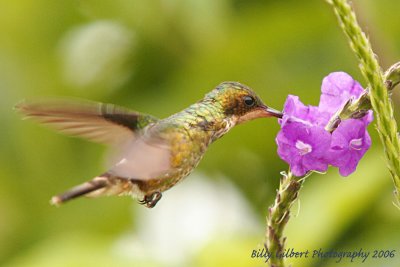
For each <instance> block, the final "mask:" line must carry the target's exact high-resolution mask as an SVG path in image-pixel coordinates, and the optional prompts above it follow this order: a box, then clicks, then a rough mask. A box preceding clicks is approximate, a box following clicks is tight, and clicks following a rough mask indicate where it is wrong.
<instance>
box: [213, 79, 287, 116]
mask: <svg viewBox="0 0 400 267" xmlns="http://www.w3.org/2000/svg"><path fill="white" fill-rule="evenodd" d="M206 99H210V100H211V101H213V102H218V103H220V104H221V107H222V110H223V112H224V113H225V115H226V116H227V117H233V118H234V119H235V120H236V121H237V123H243V122H246V121H249V120H253V119H257V118H263V117H277V118H282V112H280V111H278V110H275V109H272V108H270V107H268V106H266V105H265V104H264V103H263V102H262V101H261V99H260V98H259V97H258V96H257V94H256V93H255V92H254V91H253V90H251V89H250V88H249V87H247V86H246V85H243V84H241V83H238V82H223V83H221V84H220V85H218V86H217V87H216V88H215V89H214V90H213V91H211V92H210V93H208V94H207V95H206Z"/></svg>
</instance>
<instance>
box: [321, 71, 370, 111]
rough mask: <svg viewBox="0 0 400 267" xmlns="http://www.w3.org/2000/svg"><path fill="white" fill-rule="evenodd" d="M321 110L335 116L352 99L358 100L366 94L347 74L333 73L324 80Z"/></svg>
mask: <svg viewBox="0 0 400 267" xmlns="http://www.w3.org/2000/svg"><path fill="white" fill-rule="evenodd" d="M321 91H322V94H321V98H320V100H319V106H318V108H319V110H320V111H325V112H328V113H330V114H331V115H333V114H334V113H335V112H336V111H338V109H339V108H341V107H342V106H343V105H344V104H345V103H346V102H347V101H348V100H349V99H350V98H358V97H360V95H361V94H362V93H363V92H364V89H363V88H362V87H361V85H360V84H359V83H358V82H357V81H356V80H354V79H353V78H352V77H351V76H350V75H349V74H347V73H345V72H332V73H331V74H329V75H328V76H326V77H325V78H324V79H323V80H322V86H321Z"/></svg>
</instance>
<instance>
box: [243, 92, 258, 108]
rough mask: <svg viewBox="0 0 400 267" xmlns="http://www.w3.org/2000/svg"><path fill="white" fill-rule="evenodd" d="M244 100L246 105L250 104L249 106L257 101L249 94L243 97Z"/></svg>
mask: <svg viewBox="0 0 400 267" xmlns="http://www.w3.org/2000/svg"><path fill="white" fill-rule="evenodd" d="M243 101H244V103H245V104H246V106H248V107H252V106H254V104H255V103H256V101H255V100H254V98H253V97H252V96H249V95H247V96H245V97H243Z"/></svg>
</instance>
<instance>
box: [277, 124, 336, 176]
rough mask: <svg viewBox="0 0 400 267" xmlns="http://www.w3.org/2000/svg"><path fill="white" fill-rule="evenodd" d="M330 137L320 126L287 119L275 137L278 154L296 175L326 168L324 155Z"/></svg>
mask: <svg viewBox="0 0 400 267" xmlns="http://www.w3.org/2000/svg"><path fill="white" fill-rule="evenodd" d="M330 139H331V135H330V134H329V133H328V132H327V131H325V130H324V128H322V127H318V126H310V125H307V124H305V123H302V122H293V121H287V123H286V124H285V125H284V127H282V130H281V131H280V132H279V133H278V136H277V137H276V142H277V144H278V154H279V156H280V157H281V158H282V159H283V160H285V161H286V162H288V163H289V164H290V168H291V170H292V172H293V174H294V175H296V176H303V175H305V174H306V173H307V172H308V171H310V170H314V171H320V172H324V171H326V170H327V168H328V163H327V159H326V158H325V156H326V151H327V150H328V149H329V147H330Z"/></svg>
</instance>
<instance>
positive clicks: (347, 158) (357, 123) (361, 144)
mask: <svg viewBox="0 0 400 267" xmlns="http://www.w3.org/2000/svg"><path fill="white" fill-rule="evenodd" d="M366 127H367V124H366V123H364V121H362V120H355V119H348V120H345V121H343V122H342V123H340V124H339V126H338V128H337V129H336V130H335V131H334V132H333V133H332V141H331V149H330V151H329V155H330V157H331V160H330V164H331V165H333V166H336V167H339V173H340V174H341V175H342V176H348V175H349V174H351V173H352V172H354V171H355V170H356V167H357V164H358V162H359V161H360V159H361V158H362V157H363V156H364V154H365V152H367V150H368V149H369V147H370V146H371V138H370V136H369V134H368V132H367V131H366Z"/></svg>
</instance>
